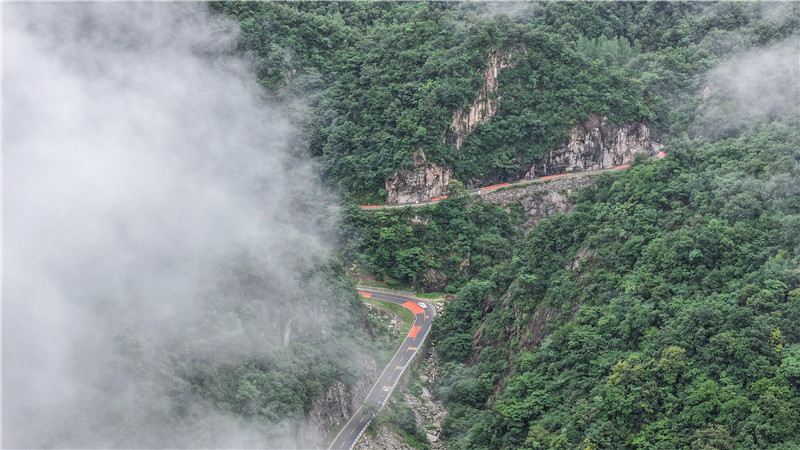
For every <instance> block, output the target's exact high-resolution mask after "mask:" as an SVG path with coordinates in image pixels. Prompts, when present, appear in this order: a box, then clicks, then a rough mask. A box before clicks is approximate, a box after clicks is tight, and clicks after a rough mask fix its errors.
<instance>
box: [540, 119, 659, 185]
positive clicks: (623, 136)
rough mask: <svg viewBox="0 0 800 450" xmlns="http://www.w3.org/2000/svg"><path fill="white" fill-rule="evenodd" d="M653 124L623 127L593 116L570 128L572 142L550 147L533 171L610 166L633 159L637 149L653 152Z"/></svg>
mask: <svg viewBox="0 0 800 450" xmlns="http://www.w3.org/2000/svg"><path fill="white" fill-rule="evenodd" d="M652 150H653V146H652V143H651V142H650V128H649V127H648V126H647V125H646V124H644V123H641V122H635V123H630V124H626V125H622V126H619V127H615V126H612V125H610V124H609V123H608V121H607V119H606V118H605V117H599V116H597V115H591V116H589V119H588V120H586V121H585V122H583V123H579V124H577V125H575V126H574V127H572V129H571V130H570V139H569V142H568V143H567V144H566V145H565V146H563V147H558V148H555V149H553V150H550V152H548V154H547V155H546V156H545V157H544V158H542V159H541V160H540V161H537V162H536V163H534V165H533V167H531V170H530V175H531V176H534V177H540V176H544V175H554V174H559V173H565V172H569V171H579V170H580V171H583V170H599V169H609V168H612V167H614V166H618V165H621V164H627V163H629V162H631V161H632V160H633V156H634V155H635V154H636V153H649V152H652Z"/></svg>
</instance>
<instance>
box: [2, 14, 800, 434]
mask: <svg viewBox="0 0 800 450" xmlns="http://www.w3.org/2000/svg"><path fill="white" fill-rule="evenodd" d="M209 7H210V9H211V11H212V12H213V13H212V14H209V12H208V11H206V9H205V8H206V5H196V4H157V3H156V4H142V3H126V4H103V3H101V4H67V5H56V4H6V5H4V15H3V38H4V39H3V62H4V65H3V103H4V106H3V107H4V113H3V152H4V155H3V179H4V189H3V216H4V217H3V243H4V246H3V319H2V320H3V369H2V370H3V379H2V383H3V414H2V420H3V427H2V428H3V438H2V439H3V446H7V447H18V448H41V447H95V448H99V447H103V448H105V447H125V448H130V447H135V448H144V447H147V448H152V447H180V448H184V447H189V448H192V447H203V448H207V447H224V448H230V447H237V448H239V447H295V446H313V445H316V444H317V442H311V441H310V440H308V439H306V438H305V437H304V436H303V421H304V420H305V417H306V415H307V414H308V412H309V410H310V409H311V407H312V405H313V402H314V400H315V399H319V398H320V397H321V396H322V395H324V393H325V392H326V391H327V390H328V388H330V387H331V386H332V385H333V384H334V383H336V382H344V383H350V384H352V383H354V380H355V379H356V378H357V377H358V376H359V367H360V364H361V361H362V359H363V358H364V357H371V356H372V355H373V353H374V351H373V350H371V348H370V346H369V339H368V337H367V333H366V332H365V329H366V327H368V325H367V324H368V321H366V320H364V316H363V314H364V311H363V308H362V306H361V305H360V303H359V301H358V299H357V297H356V295H355V293H354V290H353V288H352V280H351V279H350V278H349V276H348V270H347V269H351V268H354V269H355V270H354V271H353V272H361V273H363V274H365V275H367V276H369V277H371V279H375V280H380V281H384V282H386V283H388V284H390V285H392V286H414V287H416V288H420V289H423V290H429V291H431V290H435V291H445V292H447V293H451V294H455V295H456V297H457V299H456V300H453V301H451V302H449V303H448V304H447V306H446V310H445V313H444V314H443V315H442V316H440V317H437V320H436V322H435V328H434V333H433V339H434V343H435V346H436V348H437V351H438V356H439V361H440V365H439V366H438V370H439V372H438V376H437V379H436V381H435V383H434V384H433V385H432V392H433V394H434V396H435V397H436V398H438V399H440V400H442V401H443V402H445V404H446V405H447V407H448V410H449V414H448V416H447V418H446V419H445V420H444V422H443V423H442V431H443V434H442V436H441V437H442V438H443V439H445V440H446V442H447V445H448V448H453V449H461V448H464V449H467V448H513V449H519V448H530V449H535V448H577V447H580V448H590V449H591V448H664V449H667V448H668V449H673V448H754V449H755V448H758V449H762V448H792V447H797V446H800V441H798V436H799V435H800V429H798V424H797V420H796V417H798V416H800V347H799V346H800V335H798V329H797V323H800V291H799V289H800V240H799V238H798V237H799V236H800V184H798V183H799V182H798V180H800V131H798V130H800V112H799V111H798V106H799V105H800V92H799V90H800V74H798V71H799V70H800V61H798V58H800V56H799V55H800V40H799V39H798V33H799V32H800V3H797V2H777V3H772V2H519V3H518V2H464V3H456V2H431V3H427V2H396V3H388V2H377V3H376V2H252V3H250V2H212V3H210V4H209ZM523 50H524V51H523ZM493 51H499V52H501V53H503V54H505V55H509V58H511V60H513V62H514V65H513V67H509V68H507V69H505V70H504V71H501V73H500V79H499V87H498V91H497V93H496V94H495V95H497V96H498V98H499V100H498V109H497V113H496V115H495V116H494V117H493V118H492V120H489V121H487V122H486V123H483V124H481V125H479V126H477V127H476V128H475V130H474V132H473V133H472V134H471V135H470V136H469V137H468V138H467V139H466V140H465V141H464V145H463V147H462V148H461V149H460V150H458V151H456V149H455V148H454V146H453V145H451V144H450V143H448V127H449V125H450V123H451V122H452V120H453V115H454V113H455V112H456V111H458V110H463V109H464V108H467V107H468V105H470V104H471V103H472V102H473V100H474V99H475V95H476V92H477V91H478V90H479V89H480V88H481V87H482V86H483V74H484V71H485V70H486V67H487V65H488V60H489V55H490V54H491V53H492V52H493ZM592 113H594V114H600V115H605V116H607V117H609V119H610V120H611V121H612V122H614V123H625V122H630V121H646V122H648V123H649V125H650V127H651V130H652V134H653V136H654V137H655V138H657V139H659V140H661V141H662V142H663V143H665V144H666V145H667V150H668V155H667V157H666V158H665V159H663V160H650V159H648V158H638V159H637V160H636V161H634V163H633V164H632V167H631V168H630V170H628V171H625V172H620V173H615V174H603V175H600V176H597V178H596V179H595V182H594V185H593V186H591V187H587V188H585V189H582V190H578V191H576V192H574V193H573V195H572V196H571V198H570V201H571V202H572V203H573V204H574V209H573V210H572V212H570V213H569V214H556V215H554V216H552V217H549V218H546V219H543V220H541V221H540V222H539V223H538V225H537V226H536V227H535V228H534V229H533V230H532V231H530V232H527V233H526V232H523V231H522V227H521V223H522V222H524V219H525V218H524V217H523V216H524V213H523V212H522V211H521V209H520V208H517V207H515V206H513V205H512V206H510V207H509V208H502V207H499V206H496V205H488V204H484V203H482V202H480V201H475V200H474V199H471V198H470V197H467V196H463V195H453V196H452V198H448V199H446V200H443V201H442V202H440V203H439V204H438V205H436V206H435V207H431V208H426V209H419V210H410V209H407V210H392V211H381V212H369V213H367V212H364V211H362V210H360V209H359V208H358V206H357V204H358V202H363V203H367V202H369V203H371V202H373V201H376V200H379V199H380V200H382V199H383V198H385V195H386V192H385V191H383V189H384V180H385V179H386V177H387V176H389V175H391V174H393V173H394V172H396V171H397V170H401V169H404V168H410V167H411V164H412V159H411V155H412V153H413V152H414V151H415V149H416V148H418V147H421V148H424V150H425V154H426V157H427V159H428V160H429V161H431V162H435V163H437V164H443V165H448V166H450V167H452V168H453V169H454V173H455V174H456V178H458V179H459V180H460V181H461V182H463V183H460V184H458V185H456V184H455V183H454V185H453V186H458V187H459V188H461V189H459V191H460V192H462V193H463V187H464V185H465V184H466V185H470V184H476V183H480V181H481V180H490V179H491V180H503V179H509V178H514V177H518V176H519V174H520V173H521V171H525V170H527V169H529V168H530V163H531V161H533V160H534V159H536V158H538V157H539V156H541V155H542V154H543V152H545V151H547V150H548V149H549V148H551V147H552V146H553V145H555V144H557V143H559V142H561V141H562V140H563V139H564V133H565V131H566V130H568V129H569V128H570V127H571V126H572V125H574V124H575V123H576V122H578V121H581V120H584V119H585V118H586V116H587V115H588V114H592ZM309 160H310V162H309ZM319 178H322V179H323V180H324V183H325V184H326V185H327V186H328V187H330V188H332V189H333V190H338V191H339V192H338V193H340V194H341V195H342V196H343V197H344V200H343V205H342V208H341V209H339V210H338V211H340V213H336V212H334V211H332V210H331V209H328V208H326V207H324V206H323V205H322V204H323V203H331V202H332V200H330V197H329V196H328V194H326V191H325V189H324V188H323V187H321V184H322V183H318V181H319ZM298 185H301V186H300V189H297V186H298ZM453 189H455V187H454V188H453ZM337 220H340V221H338V222H337ZM334 239H336V240H337V241H336V242H332V243H333V244H334V245H335V250H331V245H330V244H331V243H329V242H328V241H329V240H330V241H332V240H334ZM345 267H347V269H345ZM355 348H365V350H363V352H364V353H363V354H362V353H359V352H356V351H355V350H354V349H355ZM400 411H401V412H402V414H399V415H398V417H399V418H400V419H401V420H402V421H403V425H404V426H406V427H408V428H413V427H411V422H412V421H411V420H410V415H409V414H407V413H408V412H409V411H407V410H406V409H402V410H400ZM409 431H410V430H409Z"/></svg>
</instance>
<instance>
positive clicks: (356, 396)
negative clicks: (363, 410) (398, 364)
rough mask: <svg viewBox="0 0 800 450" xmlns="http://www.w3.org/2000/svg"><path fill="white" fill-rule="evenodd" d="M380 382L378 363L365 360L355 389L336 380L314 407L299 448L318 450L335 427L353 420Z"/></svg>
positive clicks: (302, 434) (299, 440)
mask: <svg viewBox="0 0 800 450" xmlns="http://www.w3.org/2000/svg"><path fill="white" fill-rule="evenodd" d="M377 379H378V369H377V365H376V363H375V360H374V359H370V358H366V357H365V358H364V359H363V360H362V361H361V376H360V377H359V378H358V380H357V381H356V384H355V385H354V386H352V387H350V386H347V385H346V384H344V383H342V382H341V381H338V380H337V381H335V382H334V383H333V384H332V385H331V387H330V388H328V391H327V392H325V395H324V396H322V397H321V398H319V399H317V400H315V401H314V402H313V403H312V404H311V410H310V411H309V413H308V419H307V420H306V422H305V423H304V424H303V425H302V426H301V427H300V430H299V438H298V442H297V448H310V447H316V446H317V445H318V444H319V443H321V442H322V441H323V440H324V439H325V437H326V436H327V435H328V433H329V432H330V430H331V429H332V428H333V427H334V426H336V425H337V424H340V423H342V422H344V421H345V420H347V419H349V418H350V416H352V415H353V413H355V412H356V410H358V408H359V407H360V406H361V403H362V402H363V401H364V398H366V396H367V393H368V392H369V390H370V388H371V387H372V384H373V383H374V382H375V380H377Z"/></svg>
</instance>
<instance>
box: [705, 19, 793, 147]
mask: <svg viewBox="0 0 800 450" xmlns="http://www.w3.org/2000/svg"><path fill="white" fill-rule="evenodd" d="M706 79H707V84H706V86H704V93H703V97H704V99H703V104H702V105H701V107H700V109H699V116H698V118H697V124H696V125H695V132H696V133H697V134H699V135H702V136H707V137H710V138H712V139H716V138H720V137H727V136H731V135H736V134H737V133H738V132H740V131H742V130H743V129H744V128H745V127H748V126H754V125H758V124H764V123H769V122H771V121H773V120H775V119H776V118H787V117H797V116H798V112H800V36H798V35H792V36H790V37H788V38H786V39H784V40H781V41H779V42H775V43H772V44H770V45H767V46H761V47H757V48H754V49H752V50H749V51H747V52H743V53H740V54H737V55H735V56H733V57H731V58H730V59H728V60H726V61H724V62H723V63H722V64H720V65H719V66H718V67H716V68H714V69H712V70H711V71H710V72H709V73H708V74H706Z"/></svg>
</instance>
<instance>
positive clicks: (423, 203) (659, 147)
mask: <svg viewBox="0 0 800 450" xmlns="http://www.w3.org/2000/svg"><path fill="white" fill-rule="evenodd" d="M663 149H664V146H663V145H661V144H659V143H657V142H654V143H653V150H654V151H655V152H657V153H656V154H655V155H653V156H654V157H656V158H658V159H661V158H663V157H665V156H666V153H664V151H663ZM630 166H631V165H630V164H622V165H619V166H614V167H610V168H608V169H598V170H587V171H583V172H573V173H561V174H558V175H548V176H544V177H538V178H524V179H522V180H516V181H509V182H508V183H500V184H494V185H492V186H485V187H482V188H478V189H471V190H469V192H468V193H469V195H481V194H482V193H484V192H489V191H492V190H494V189H497V188H501V187H505V186H511V185H514V184H528V183H533V182H537V181H543V180H547V179H550V178H558V177H568V178H577V177H583V176H586V175H595V174H598V173H601V172H610V171H612V170H621V169H627V168H628V167H630ZM446 198H447V196H446V195H445V196H442V197H436V198H432V199H430V200H427V201H420V202H416V203H401V204H398V205H364V206H361V209H364V210H374V209H393V208H405V207H407V206H410V207H418V206H427V205H432V204H434V203H438V202H440V201H441V200H444V199H446Z"/></svg>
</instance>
